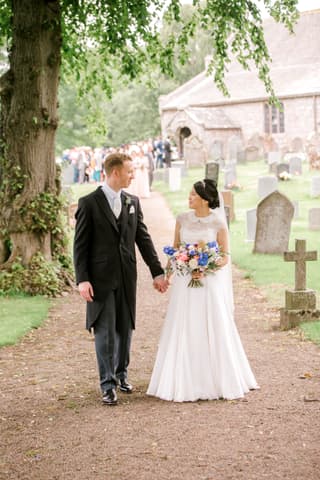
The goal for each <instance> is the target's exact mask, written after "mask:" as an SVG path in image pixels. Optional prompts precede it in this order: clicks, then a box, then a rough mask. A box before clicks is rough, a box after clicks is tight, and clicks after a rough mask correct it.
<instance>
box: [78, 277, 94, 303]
mask: <svg viewBox="0 0 320 480" xmlns="http://www.w3.org/2000/svg"><path fill="white" fill-rule="evenodd" d="M78 289H79V293H80V295H81V297H82V298H84V300H86V301H87V302H93V288H92V285H91V283H90V282H80V283H79V285H78Z"/></svg>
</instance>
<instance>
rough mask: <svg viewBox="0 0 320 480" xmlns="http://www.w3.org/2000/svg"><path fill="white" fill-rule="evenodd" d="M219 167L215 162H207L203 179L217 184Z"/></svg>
mask: <svg viewBox="0 0 320 480" xmlns="http://www.w3.org/2000/svg"><path fill="white" fill-rule="evenodd" d="M219 168H220V165H219V163H217V162H208V163H207V164H206V173H205V177H206V178H210V179H211V180H214V181H215V182H216V183H217V184H218V180H219Z"/></svg>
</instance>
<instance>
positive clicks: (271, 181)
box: [258, 175, 278, 198]
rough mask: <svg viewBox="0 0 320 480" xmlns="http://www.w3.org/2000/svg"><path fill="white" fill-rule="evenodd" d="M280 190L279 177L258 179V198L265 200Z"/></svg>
mask: <svg viewBox="0 0 320 480" xmlns="http://www.w3.org/2000/svg"><path fill="white" fill-rule="evenodd" d="M277 188H278V180H277V177H275V176H273V175H267V176H265V177H259V178H258V197H259V198H264V197H267V196H268V195H270V193H272V192H275V191H276V190H277Z"/></svg>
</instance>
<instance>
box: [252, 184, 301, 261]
mask: <svg viewBox="0 0 320 480" xmlns="http://www.w3.org/2000/svg"><path fill="white" fill-rule="evenodd" d="M293 211H294V207H293V205H292V203H291V202H290V200H289V199H288V198H287V197H286V196H285V195H283V194H282V193H280V192H278V191H275V192H273V193H271V194H270V195H268V196H267V197H265V198H264V199H263V200H261V201H260V203H258V206H257V228H256V235H255V242H254V249H253V252H254V253H283V252H284V251H285V250H287V248H288V243H289V237H290V228H291V220H292V217H293Z"/></svg>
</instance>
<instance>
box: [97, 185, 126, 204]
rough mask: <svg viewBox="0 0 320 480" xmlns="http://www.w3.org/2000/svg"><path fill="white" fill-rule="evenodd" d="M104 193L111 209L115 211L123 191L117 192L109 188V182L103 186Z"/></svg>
mask: <svg viewBox="0 0 320 480" xmlns="http://www.w3.org/2000/svg"><path fill="white" fill-rule="evenodd" d="M102 191H103V193H104V194H105V196H106V198H107V200H108V202H109V205H110V207H111V209H113V205H114V201H115V199H116V198H121V190H119V191H118V192H115V191H114V190H113V189H112V188H111V187H109V185H108V184H107V182H104V184H103V185H102Z"/></svg>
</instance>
